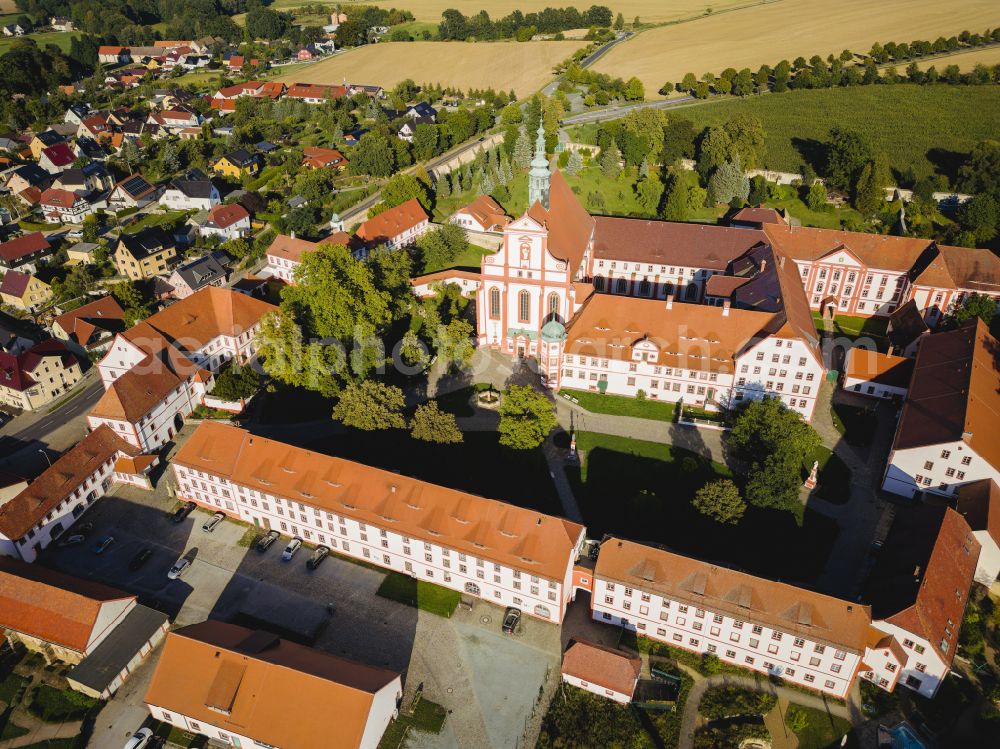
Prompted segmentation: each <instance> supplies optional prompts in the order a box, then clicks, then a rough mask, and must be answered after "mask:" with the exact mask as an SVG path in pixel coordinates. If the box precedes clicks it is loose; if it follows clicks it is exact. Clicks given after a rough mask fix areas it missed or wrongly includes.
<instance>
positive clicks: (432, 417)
mask: <svg viewBox="0 0 1000 749" xmlns="http://www.w3.org/2000/svg"><path fill="white" fill-rule="evenodd" d="M410 434H411V436H412V437H413V439H417V440H422V441H424V442H438V443H441V444H453V443H455V442H461V441H462V439H463V437H462V432H461V431H460V430H459V428H458V424H457V423H456V422H455V415H454V414H451V413H448V412H447V411H442V410H441V409H440V408H438V404H437V401H428V402H427V403H423V404H421V405H419V406H417V409H416V411H414V413H413V419H412V420H411V421H410Z"/></svg>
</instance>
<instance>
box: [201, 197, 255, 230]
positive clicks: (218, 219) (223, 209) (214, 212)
mask: <svg viewBox="0 0 1000 749" xmlns="http://www.w3.org/2000/svg"><path fill="white" fill-rule="evenodd" d="M248 218H250V213H249V212H248V211H247V209H246V208H244V207H243V206H241V205H240V204H239V203H230V204H228V205H222V204H220V205H217V206H213V207H212V208H211V209H210V210H209V212H208V220H209V222H210V223H212V224H214V225H215V226H217V227H218V228H220V229H227V228H229V227H230V226H232V225H233V224H235V223H237V222H239V221H243V220H244V219H248Z"/></svg>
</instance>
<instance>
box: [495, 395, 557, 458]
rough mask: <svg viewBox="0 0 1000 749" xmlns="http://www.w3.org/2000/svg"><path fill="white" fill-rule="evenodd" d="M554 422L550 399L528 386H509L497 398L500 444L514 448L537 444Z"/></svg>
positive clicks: (541, 440) (532, 446) (525, 447)
mask: <svg viewBox="0 0 1000 749" xmlns="http://www.w3.org/2000/svg"><path fill="white" fill-rule="evenodd" d="M555 425H556V416H555V409H554V407H553V406H552V403H551V402H549V399H548V398H546V397H545V396H544V395H542V394H541V393H539V392H538V391H537V390H535V389H534V388H532V387H531V386H530V385H511V386H510V387H509V388H507V390H506V391H505V392H504V394H503V397H502V398H501V400H500V425H499V427H498V428H497V431H498V432H499V433H500V444H501V445H504V446H505V447H510V448H513V449H515V450H531V449H533V448H535V447H538V446H539V445H540V444H542V442H543V441H544V440H545V437H546V436H547V435H548V433H549V432H550V431H551V430H552V427H554V426H555Z"/></svg>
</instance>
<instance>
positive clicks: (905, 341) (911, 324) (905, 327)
mask: <svg viewBox="0 0 1000 749" xmlns="http://www.w3.org/2000/svg"><path fill="white" fill-rule="evenodd" d="M929 332H930V328H929V327H928V326H927V323H926V322H925V321H924V316H923V315H922V314H921V313H920V309H919V308H918V307H917V302H916V300H914V299H911V300H909V301H908V302H906V303H904V304H901V305H900V306H898V307H896V309H894V310H893V311H892V314H890V315H889V326H888V329H887V330H886V336H887V337H888V339H889V342H890V343H891V344H892V346H893V348H894V349H896V350H898V351H903V350H905V349H906V348H908V347H909V346H910V344H912V343H913V342H914V341H916V340H917V339H918V338H920V336H922V335H924V334H925V333H929Z"/></svg>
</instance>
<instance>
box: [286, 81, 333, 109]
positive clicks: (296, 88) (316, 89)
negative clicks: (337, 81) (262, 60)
mask: <svg viewBox="0 0 1000 749" xmlns="http://www.w3.org/2000/svg"><path fill="white" fill-rule="evenodd" d="M347 95H348V94H347V88H345V87H344V86H328V85H323V84H319V83H293V84H292V85H291V86H289V87H288V90H287V91H285V96H286V97H287V98H289V99H297V100H298V101H303V102H305V103H306V104H323V103H324V102H327V101H330V100H332V99H339V98H341V97H343V96H347Z"/></svg>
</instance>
